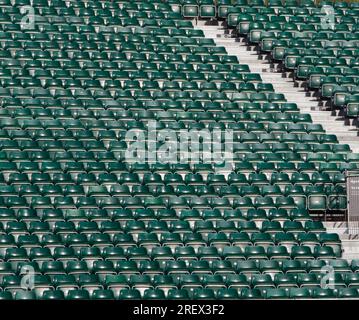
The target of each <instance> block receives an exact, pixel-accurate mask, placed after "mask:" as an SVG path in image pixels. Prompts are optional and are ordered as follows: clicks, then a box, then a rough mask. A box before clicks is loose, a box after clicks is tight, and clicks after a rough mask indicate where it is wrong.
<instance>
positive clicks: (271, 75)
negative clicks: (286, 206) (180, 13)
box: [193, 20, 359, 153]
mask: <svg viewBox="0 0 359 320" xmlns="http://www.w3.org/2000/svg"><path fill="white" fill-rule="evenodd" d="M193 25H194V27H195V28H196V29H200V30H203V32H204V34H205V36H206V37H207V38H212V39H214V41H215V42H216V44H217V45H220V46H223V47H225V48H226V50H227V52H228V54H230V55H236V56H237V57H238V58H239V61H240V63H243V64H247V65H248V66H249V68H250V70H251V71H252V72H255V73H259V74H260V75H261V77H262V79H263V81H264V82H267V83H272V84H273V87H274V89H275V91H276V92H278V93H283V94H284V95H285V96H286V98H287V100H288V102H295V103H296V104H297V105H298V107H299V108H300V110H301V112H303V113H309V114H310V115H311V117H312V119H313V122H314V123H319V124H321V125H322V126H323V128H324V129H325V130H326V131H327V133H328V134H335V135H336V136H337V137H338V140H339V142H340V143H346V144H349V145H350V147H351V149H352V150H353V152H355V153H357V152H359V137H358V135H357V130H356V128H355V127H353V126H345V125H344V122H343V121H342V120H341V118H340V117H338V116H332V115H331V114H330V113H329V112H327V111H324V110H321V109H320V106H319V101H318V100H317V99H316V98H315V97H312V96H308V94H307V93H306V92H305V90H304V89H303V88H300V87H295V85H294V82H293V80H292V79H291V78H288V77H283V75H282V73H281V72H277V71H276V70H275V69H273V68H271V65H270V63H269V61H268V60H267V57H266V56H261V55H258V54H257V52H256V51H254V50H253V48H251V47H250V46H247V44H246V43H245V41H244V39H243V38H236V37H234V36H231V35H230V34H228V32H227V31H228V29H227V28H226V27H225V26H223V22H221V21H220V22H218V25H213V24H211V23H208V21H203V20H198V21H194V20H193Z"/></svg>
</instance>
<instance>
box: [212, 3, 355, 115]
mask: <svg viewBox="0 0 359 320" xmlns="http://www.w3.org/2000/svg"><path fill="white" fill-rule="evenodd" d="M328 5H329V6H331V8H333V11H332V12H333V13H334V17H333V18H331V17H330V16H329V15H328V14H330V12H329V11H330V10H329V11H328V10H327V11H328V13H326V11H325V10H324V9H323V6H328ZM217 11H218V15H217V16H218V18H224V19H227V24H228V27H230V28H235V29H236V30H237V31H238V33H239V34H240V35H241V36H245V37H247V39H248V41H249V43H251V44H255V45H258V48H259V50H260V51H261V52H265V53H270V54H271V57H272V59H273V61H274V62H280V63H282V65H283V66H284V68H285V69H286V70H288V71H292V72H293V74H294V78H295V79H297V80H299V81H306V82H307V86H308V88H309V89H311V90H317V91H318V92H319V96H320V97H321V99H323V100H329V101H330V105H331V106H332V107H334V108H339V109H342V111H343V113H344V114H345V115H346V116H347V117H349V118H357V117H358V111H359V103H358V101H359V100H358V97H359V94H358V92H359V91H358V79H359V78H358V61H359V60H358V49H357V48H358V43H359V33H358V30H357V29H358V28H357V24H358V17H359V6H358V3H357V2H349V3H348V2H343V1H336V2H334V3H333V2H330V1H322V2H321V3H320V4H315V2H314V1H312V0H303V1H302V0H301V1H296V0H291V1H283V2H282V1H280V0H270V1H268V2H267V3H266V2H265V1H263V0H254V1H247V0H237V1H235V2H234V4H233V2H232V3H230V2H229V1H225V0H224V1H220V2H219V4H218V10H217ZM325 16H327V18H325Z"/></svg>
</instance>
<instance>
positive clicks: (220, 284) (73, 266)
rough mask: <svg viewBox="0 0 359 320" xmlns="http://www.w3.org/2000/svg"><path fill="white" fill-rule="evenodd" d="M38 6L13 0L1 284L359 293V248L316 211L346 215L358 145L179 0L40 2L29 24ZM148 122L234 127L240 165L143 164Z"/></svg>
mask: <svg viewBox="0 0 359 320" xmlns="http://www.w3.org/2000/svg"><path fill="white" fill-rule="evenodd" d="M26 3H27V2H26V1H24V0H16V1H15V3H14V4H11V3H10V1H7V0H2V1H1V2H0V11H1V24H0V25H1V32H0V45H1V48H2V50H1V51H0V54H1V60H0V61H1V69H0V81H1V85H2V87H1V88H0V91H1V92H0V94H1V109H0V112H1V117H0V126H1V128H0V134H1V138H2V139H1V141H0V148H1V151H0V170H1V175H0V209H1V210H0V220H1V221H0V222H1V224H0V226H1V228H0V230H1V232H0V255H1V259H2V262H0V274H1V277H0V278H1V281H0V286H1V288H2V291H0V297H1V298H3V299H11V298H13V299H34V298H36V299H63V298H66V299H89V298H91V299H113V298H116V299H134V298H144V299H163V298H169V299H175V298H191V299H203V298H217V299H224V298H248V299H249V298H254V299H255V298H301V297H302V298H306V297H314V298H328V297H338V298H341V297H348V298H350V297H352V298H357V297H358V296H359V292H358V291H357V288H358V287H357V277H356V275H357V269H358V262H357V261H353V262H352V263H351V264H349V263H347V262H346V261H344V260H342V259H340V257H341V251H342V249H341V243H340V240H339V238H338V236H337V235H335V234H329V233H327V232H326V230H325V228H324V227H323V224H322V223H321V222H318V221H314V219H313V216H312V215H311V213H312V214H314V213H323V212H325V211H327V212H328V213H338V212H344V211H345V209H346V195H345V176H344V171H345V170H347V169H351V168H353V169H355V168H357V165H358V163H359V157H358V156H357V155H355V154H352V153H351V152H350V149H349V147H348V145H340V144H338V141H337V138H336V137H335V136H332V135H327V134H326V133H325V132H324V130H323V128H322V127H321V126H320V125H315V124H313V123H312V121H311V118H310V116H309V115H306V114H300V113H299V112H298V108H297V106H296V105H295V104H290V103H287V102H286V99H285V97H284V96H283V95H282V94H280V93H275V92H274V91H273V88H272V86H271V85H270V84H266V83H263V82H262V81H261V78H260V77H259V75H258V74H253V73H250V72H249V69H248V66H246V65H241V64H240V61H238V60H237V58H236V57H233V56H229V55H227V53H226V51H225V49H224V48H221V47H217V46H215V44H214V42H213V41H212V40H209V39H205V38H204V37H203V34H202V32H200V31H197V30H194V29H193V27H192V24H191V23H190V22H189V21H186V20H182V16H181V14H179V13H176V12H173V11H171V6H170V4H168V3H163V2H161V1H157V2H156V1H151V2H144V1H132V0H131V1H121V2H113V1H84V2H83V1H76V2H71V3H69V4H67V5H66V3H65V2H64V1H61V0H56V1H51V5H49V4H48V3H47V2H44V1H42V0H36V1H33V2H32V3H33V6H34V8H35V11H36V14H37V17H36V24H35V29H34V30H22V29H21V27H20V25H19V21H20V20H21V18H22V16H21V15H20V11H19V6H20V5H24V4H26ZM204 4H207V2H203V5H204ZM201 8H202V7H201V6H200V7H199V10H201ZM208 8H212V7H211V5H210V4H209V7H208ZM208 8H206V10H209V9H208ZM202 9H203V8H202ZM191 10H192V9H191ZM203 10H204V9H203ZM206 10H205V11H206ZM148 120H156V121H157V123H158V126H159V127H162V128H169V129H172V130H176V131H178V130H180V129H197V130H199V129H202V128H207V129H209V130H214V129H223V130H224V129H231V130H233V132H234V145H233V151H234V161H233V167H232V173H230V174H229V175H228V176H225V175H222V174H218V173H216V171H215V169H216V168H215V165H211V164H162V163H150V164H146V163H145V164H143V163H127V162H126V159H125V151H126V150H127V143H126V141H125V134H126V132H127V131H128V130H130V129H133V128H137V129H143V130H147V127H146V126H147V122H148ZM326 264H330V265H332V266H333V267H334V268H335V270H336V271H337V275H336V276H337V277H338V281H337V282H336V287H335V289H333V290H331V289H321V288H320V280H321V277H322V276H323V274H320V270H321V268H322V267H323V266H324V265H326ZM24 265H26V266H31V267H32V268H33V269H34V271H35V273H36V277H35V288H34V290H32V291H28V292H24V291H22V290H21V288H22V287H21V283H22V282H21V279H22V278H21V270H22V267H23V266H24ZM339 280H340V281H339Z"/></svg>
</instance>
